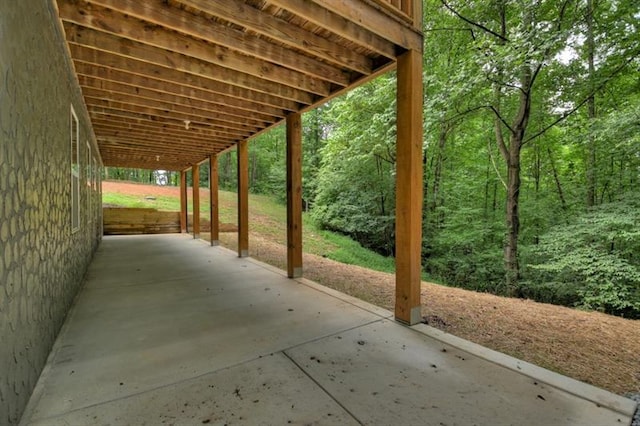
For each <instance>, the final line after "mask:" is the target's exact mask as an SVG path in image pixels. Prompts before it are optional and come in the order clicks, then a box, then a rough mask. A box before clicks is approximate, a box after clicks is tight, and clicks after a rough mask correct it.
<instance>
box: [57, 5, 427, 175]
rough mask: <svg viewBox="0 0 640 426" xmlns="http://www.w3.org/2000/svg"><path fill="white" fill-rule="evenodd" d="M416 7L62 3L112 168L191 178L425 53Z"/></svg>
mask: <svg viewBox="0 0 640 426" xmlns="http://www.w3.org/2000/svg"><path fill="white" fill-rule="evenodd" d="M415 1H420V0H415ZM411 4H412V0H403V1H402V2H401V1H399V0H392V1H390V0H348V1H344V0H313V1H311V0H269V1H261V0H245V1H240V0H144V1H140V0H83V1H79V0H57V6H58V10H59V14H60V19H61V21H62V24H63V28H64V32H65V35H66V39H67V43H68V47H69V51H70V54H71V58H72V60H73V64H74V67H75V70H76V73H77V76H78V80H79V82H80V86H81V88H82V92H83V96H84V99H85V103H86V105H87V108H88V111H89V115H90V118H91V121H92V125H93V129H94V132H95V134H96V138H97V140H98V146H99V148H100V153H101V156H102V160H103V163H104V165H105V166H120V167H135V168H147V169H165V170H184V169H186V168H188V167H190V166H192V165H193V164H196V163H198V162H200V161H202V160H204V159H205V158H207V156H209V155H210V154H216V153H219V152H221V151H223V150H225V149H227V148H229V147H231V146H233V145H234V144H236V143H238V142H239V141H242V140H247V139H249V138H251V137H252V136H255V135H257V134H259V133H260V132H262V131H264V130H265V129H268V128H270V127H271V126H273V125H276V124H278V123H280V122H281V121H282V120H283V119H284V118H285V117H286V115H287V114H288V113H290V112H297V111H305V110H308V109H310V108H312V107H313V106H315V105H318V104H320V103H322V102H325V101H326V100H327V99H329V98H331V97H333V96H335V95H337V94H339V93H342V92H344V91H345V90H348V89H350V88H352V87H354V86H356V85H358V84H361V83H362V82H363V81H366V80H367V79H369V78H371V77H372V76H375V75H377V74H379V73H381V72H384V71H386V70H388V69H391V67H393V66H394V65H395V61H396V57H397V55H398V54H400V53H402V52H403V51H404V50H406V49H418V50H421V48H422V36H421V33H420V31H419V30H418V29H416V28H417V27H419V25H417V24H414V21H413V20H412V19H411V17H410V16H411V15H412V14H413V12H412V11H414V10H419V9H414V8H413V6H411ZM402 10H404V12H403V11H402Z"/></svg>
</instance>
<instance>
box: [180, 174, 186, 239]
mask: <svg viewBox="0 0 640 426" xmlns="http://www.w3.org/2000/svg"><path fill="white" fill-rule="evenodd" d="M180 232H182V233H183V234H186V233H187V172H186V171H185V170H182V171H181V172H180Z"/></svg>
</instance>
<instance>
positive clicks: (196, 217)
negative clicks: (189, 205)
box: [191, 164, 200, 238]
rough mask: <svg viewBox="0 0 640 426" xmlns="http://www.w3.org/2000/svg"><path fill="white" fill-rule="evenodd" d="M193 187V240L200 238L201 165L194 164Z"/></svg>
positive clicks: (192, 173) (192, 171) (192, 172)
mask: <svg viewBox="0 0 640 426" xmlns="http://www.w3.org/2000/svg"><path fill="white" fill-rule="evenodd" d="M191 182H192V186H193V238H200V165H199V164H194V165H193V168H192V169H191Z"/></svg>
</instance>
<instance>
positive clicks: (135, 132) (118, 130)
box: [90, 112, 239, 146]
mask: <svg viewBox="0 0 640 426" xmlns="http://www.w3.org/2000/svg"><path fill="white" fill-rule="evenodd" d="M90 116H91V118H92V119H99V118H100V117H111V116H106V115H101V114H99V113H95V112H91V113H90ZM113 123H115V124H114V125H113V126H111V127H112V128H109V129H108V128H106V127H103V128H102V135H103V136H115V137H118V136H122V135H127V134H129V135H131V136H137V137H138V138H139V139H140V138H141V139H143V140H144V139H150V140H152V141H154V140H155V141H156V142H159V141H163V142H168V143H170V144H176V143H178V142H182V141H184V142H192V145H196V146H197V145H198V144H200V145H211V144H215V143H218V144H220V145H224V142H228V143H233V142H234V141H236V140H238V139H239V138H238V137H229V136H228V135H225V134H223V133H218V132H210V134H211V137H210V138H206V137H205V135H203V134H201V133H191V134H185V133H184V132H180V131H176V130H175V129H173V128H170V127H165V126H161V125H160V124H158V125H157V126H156V127H155V129H154V128H144V127H139V126H135V125H133V126H130V127H123V126H118V125H117V124H118V121H113ZM96 127H98V126H96ZM148 127H152V126H148ZM212 138H216V139H217V140H218V141H220V142H212Z"/></svg>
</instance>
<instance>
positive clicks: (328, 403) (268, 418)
mask: <svg viewBox="0 0 640 426" xmlns="http://www.w3.org/2000/svg"><path fill="white" fill-rule="evenodd" d="M232 423H245V424H256V425H269V424H279V425H286V424H340V425H352V424H353V425H357V424H358V423H357V422H356V421H355V420H354V419H353V418H352V417H351V416H350V415H349V414H348V413H347V412H346V411H345V410H344V409H343V408H342V407H341V406H340V405H338V404H337V403H336V402H335V401H334V400H333V399H332V398H331V397H330V396H329V395H327V394H326V393H325V392H324V391H323V390H322V389H321V388H319V387H318V386H317V385H316V384H315V383H314V382H313V381H312V380H311V379H309V377H308V376H307V375H306V374H305V373H304V372H303V371H302V370H300V369H299V368H298V367H296V366H295V365H294V364H292V363H291V362H290V361H289V360H288V359H287V358H286V357H285V356H284V355H283V354H282V353H278V354H272V355H270V356H267V357H264V358H261V359H257V360H254V361H250V362H247V363H244V364H240V365H238V366H235V367H231V368H227V369H222V370H219V371H216V372H214V373H210V374H205V375H203V376H200V377H197V378H195V379H190V380H185V381H183V382H178V383H174V384H171V385H168V386H164V387H160V388H157V389H153V390H151V391H148V392H142V393H138V394H134V395H131V396H130V397H126V398H120V399H116V400H113V401H108V402H105V403H102V404H98V405H93V406H89V407H86V408H81V409H79V410H75V411H71V412H68V413H65V414H62V415H60V416H58V417H53V418H51V417H49V418H45V419H41V420H37V421H35V422H34V423H33V425H38V426H58V425H60V426H65V425H90V424H100V425H106V424H110V425H118V424H132V425H145V424H147V425H159V424H200V425H201V424H232Z"/></svg>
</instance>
